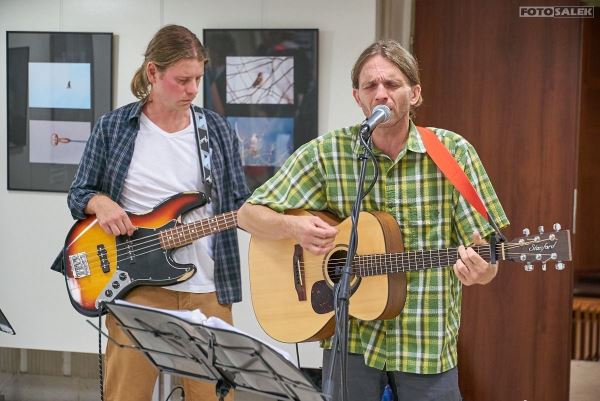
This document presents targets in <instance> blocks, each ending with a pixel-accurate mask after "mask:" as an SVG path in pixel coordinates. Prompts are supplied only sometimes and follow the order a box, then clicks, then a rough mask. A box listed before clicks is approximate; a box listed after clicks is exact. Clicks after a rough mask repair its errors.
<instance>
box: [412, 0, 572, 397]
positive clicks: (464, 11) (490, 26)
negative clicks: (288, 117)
mask: <svg viewBox="0 0 600 401" xmlns="http://www.w3.org/2000/svg"><path fill="white" fill-rule="evenodd" d="M544 3H547V4H548V5H555V4H550V2H545V1H536V2H535V5H544ZM569 4H572V5H579V3H578V2H577V1H569V0H564V1H562V2H561V5H569ZM520 5H522V6H526V5H530V4H527V3H526V2H522V3H519V2H516V1H506V0H488V1H484V2H481V1H474V0H468V1H443V0H418V1H417V2H416V14H415V38H414V39H415V40H414V49H413V51H414V53H415V55H416V56H417V58H418V59H419V62H420V67H421V73H422V77H421V78H422V84H423V94H424V104H423V106H422V107H421V108H420V109H419V110H418V111H417V122H418V123H419V124H423V125H429V126H437V127H443V128H447V129H451V130H454V131H456V132H458V133H461V134H462V135H463V136H465V137H466V138H467V139H468V140H469V141H470V142H471V143H473V144H474V145H475V147H476V149H477V150H478V153H479V155H480V156H481V159H482V160H483V163H484V165H485V166H486V169H487V171H488V173H489V175H490V177H491V179H492V182H493V183H494V187H495V188H496V191H497V192H498V195H499V197H500V200H501V201H502V204H503V205H504V208H505V210H506V212H507V214H508V216H509V218H510V220H511V223H512V225H511V227H510V228H509V229H507V230H505V234H506V235H507V237H509V238H512V237H514V236H518V235H520V233H521V230H522V228H523V227H529V228H531V229H532V230H533V229H534V228H536V227H537V226H538V225H544V226H545V227H546V230H549V229H550V228H551V226H552V224H553V223H555V222H560V223H561V224H562V225H563V227H567V228H568V227H571V226H572V224H573V222H572V210H573V190H574V187H575V177H576V170H575V169H576V157H577V155H576V153H577V152H576V149H577V132H578V117H579V114H578V107H579V106H578V104H579V103H578V100H579V79H580V74H579V71H580V44H579V43H580V26H581V20H579V19H555V18H520V17H519V6H520ZM549 267H550V266H549ZM572 274H573V272H572V266H571V264H567V270H565V271H562V272H558V271H555V270H554V268H553V267H550V268H549V269H548V271H546V272H542V271H541V270H540V269H539V267H538V268H536V270H535V271H534V272H532V273H526V272H524V271H523V269H522V267H521V266H520V265H518V264H515V263H507V262H505V263H502V265H501V271H500V273H499V275H498V277H497V278H496V280H495V281H494V282H493V283H492V284H490V285H488V286H477V287H471V288H466V289H465V291H464V298H463V312H462V325H461V331H460V336H459V374H460V384H461V390H462V392H463V396H464V398H465V400H467V401H494V400H498V401H505V400H544V401H564V400H567V399H568V392H569V370H570V363H569V362H570V318H571V314H570V310H571V307H570V302H571V290H572Z"/></svg>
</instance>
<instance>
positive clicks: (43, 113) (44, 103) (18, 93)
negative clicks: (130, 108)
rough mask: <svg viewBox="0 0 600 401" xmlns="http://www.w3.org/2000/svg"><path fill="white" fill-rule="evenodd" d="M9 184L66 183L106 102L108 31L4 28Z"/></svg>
mask: <svg viewBox="0 0 600 401" xmlns="http://www.w3.org/2000/svg"><path fill="white" fill-rule="evenodd" d="M6 52H7V54H6V59H7V70H6V75H7V76H6V81H7V116H8V118H7V120H8V127H7V129H8V130H7V139H8V146H7V149H8V157H7V163H8V168H7V171H8V180H7V181H8V189H9V190H10V189H13V190H31V191H54V192H65V191H67V190H68V189H69V186H70V185H71V182H72V180H73V176H74V175H75V170H76V169H77V165H78V164H79V160H80V159H81V155H82V153H83V149H84V147H85V144H86V141H87V139H88V138H89V136H90V133H91V131H92V127H93V125H94V122H95V121H96V120H97V119H98V118H99V117H100V116H101V115H102V114H104V113H106V112H108V111H110V110H111V109H112V33H83V32H82V33H79V32H77V33H76V32H15V31H12V32H11V31H8V32H6Z"/></svg>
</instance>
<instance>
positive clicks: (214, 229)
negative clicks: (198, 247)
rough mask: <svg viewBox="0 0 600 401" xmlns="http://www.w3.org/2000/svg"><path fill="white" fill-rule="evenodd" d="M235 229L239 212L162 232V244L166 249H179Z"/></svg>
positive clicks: (224, 214) (181, 225)
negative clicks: (212, 235) (201, 239)
mask: <svg viewBox="0 0 600 401" xmlns="http://www.w3.org/2000/svg"><path fill="white" fill-rule="evenodd" d="M235 227H237V210H233V211H231V212H227V213H223V214H220V215H217V216H214V217H210V218H208V219H204V220H198V221H194V222H191V223H187V224H180V225H177V226H175V227H173V228H169V229H167V230H164V231H161V233H160V243H161V247H162V248H164V249H173V248H179V247H182V246H185V245H189V244H191V243H192V242H194V241H196V240H197V239H200V238H202V237H206V236H208V235H211V234H216V233H218V232H221V231H225V230H229V229H231V228H235Z"/></svg>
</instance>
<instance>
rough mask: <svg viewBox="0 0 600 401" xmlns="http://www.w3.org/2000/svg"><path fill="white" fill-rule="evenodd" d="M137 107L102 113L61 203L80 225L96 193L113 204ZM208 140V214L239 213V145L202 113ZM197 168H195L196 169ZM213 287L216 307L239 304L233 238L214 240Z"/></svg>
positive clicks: (224, 126) (217, 119)
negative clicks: (210, 188)
mask: <svg viewBox="0 0 600 401" xmlns="http://www.w3.org/2000/svg"><path fill="white" fill-rule="evenodd" d="M141 113H142V103H141V102H136V103H131V104H128V105H126V106H123V107H120V108H118V109H116V110H113V111H111V112H109V113H106V114H105V115H103V116H102V117H100V118H99V119H98V121H97V122H96V125H95V126H94V130H93V132H92V135H91V136H90V139H89V140H88V142H87V144H86V147H85V151H84V153H83V156H82V158H81V163H80V164H79V167H78V169H77V173H76V174H75V179H74V180H73V183H72V184H71V189H70V190H69V196H68V199H67V202H68V204H69V208H70V209H71V214H72V215H73V217H74V218H76V219H83V218H85V217H86V215H85V212H84V210H85V207H86V205H87V203H88V201H89V200H90V199H91V198H92V197H93V196H94V195H96V194H97V193H104V194H106V195H108V196H110V198H111V199H113V200H114V201H115V202H118V201H119V198H120V196H121V191H122V190H123V183H124V182H125V177H126V176H127V170H128V169H129V164H130V163H131V158H132V156H133V148H134V145H135V139H136V136H137V133H138V131H139V128H140V122H139V117H140V114H141ZM204 115H205V116H206V122H207V126H208V132H209V136H210V147H211V150H212V156H211V174H212V177H213V191H216V195H217V196H216V197H213V212H214V213H215V215H216V214H221V213H225V212H228V211H230V210H234V209H237V208H239V207H240V206H241V205H242V203H243V202H244V200H245V199H246V198H247V197H248V195H249V190H248V187H247V186H246V180H245V176H244V169H243V167H242V163H241V157H240V152H239V150H240V146H239V139H238V137H237V135H236V134H235V132H234V131H233V130H232V129H231V127H230V126H229V124H228V123H227V122H226V121H225V119H224V118H223V117H221V116H219V115H218V114H217V113H214V112H212V111H210V110H206V109H204ZM198 168H200V166H198ZM213 256H214V260H215V276H214V277H215V286H216V289H217V298H218V299H219V302H220V303H221V304H230V303H233V302H239V301H241V299H242V287H241V277H240V260H239V250H238V242H237V232H236V231H235V230H227V231H224V232H221V233H218V234H215V235H214V240H213Z"/></svg>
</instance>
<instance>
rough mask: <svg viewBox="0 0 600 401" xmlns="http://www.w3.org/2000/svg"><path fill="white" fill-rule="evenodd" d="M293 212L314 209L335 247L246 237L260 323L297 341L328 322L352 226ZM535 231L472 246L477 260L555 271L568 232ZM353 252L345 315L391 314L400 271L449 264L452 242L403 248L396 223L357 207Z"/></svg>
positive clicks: (329, 330) (565, 252) (401, 285)
mask: <svg viewBox="0 0 600 401" xmlns="http://www.w3.org/2000/svg"><path fill="white" fill-rule="evenodd" d="M286 213H289V214H293V215H298V216H301V215H317V216H319V217H321V218H322V219H324V220H325V221H327V222H328V223H329V224H332V225H336V226H337V228H338V230H339V233H338V235H337V237H336V239H335V243H336V245H335V247H334V248H333V250H331V251H330V252H329V253H328V254H327V255H324V256H323V255H318V256H317V255H314V254H312V253H310V252H305V251H304V250H303V249H302V247H301V246H300V245H298V244H296V243H294V241H292V240H277V241H273V240H263V239H258V238H256V237H254V236H253V237H252V238H251V240H250V249H249V272H250V290H251V295H252V305H253V308H254V312H255V314H256V318H257V320H258V322H259V324H260V326H261V327H262V329H263V330H264V331H265V332H266V333H267V334H268V335H269V336H270V337H272V338H274V339H275V340H278V341H281V342H288V343H297V342H304V341H314V340H320V339H324V338H327V337H330V336H331V335H332V334H333V331H334V328H335V321H334V320H335V319H334V317H335V316H334V306H333V301H334V297H333V286H334V284H335V283H336V282H337V281H338V278H339V277H340V273H341V270H342V268H343V266H344V264H345V260H346V255H347V244H348V243H349V239H350V231H351V228H352V225H351V220H350V218H348V219H345V220H343V221H339V220H338V219H335V218H334V217H333V216H332V215H330V214H329V213H323V212H311V211H302V210H290V211H287V212H286ZM554 228H555V231H553V232H547V233H544V232H543V228H540V233H539V234H536V235H531V236H530V235H529V233H528V232H527V231H524V233H525V236H524V237H520V238H516V239H515V240H513V241H510V242H504V243H499V244H497V245H496V246H495V248H494V249H491V246H490V245H484V246H474V247H473V249H474V250H475V251H476V252H477V253H478V254H479V255H480V256H481V257H483V258H484V259H485V260H487V261H490V257H491V255H492V253H494V254H495V256H496V260H511V261H516V262H522V263H525V269H526V270H527V271H530V270H532V269H533V263H541V264H542V268H543V269H544V270H545V269H546V263H547V262H548V261H554V262H555V267H556V269H557V270H562V269H564V267H565V265H564V263H563V261H567V260H571V242H570V233H569V231H568V230H560V226H559V225H558V224H555V225H554ZM358 234H359V236H358V238H359V241H358V246H357V253H356V256H355V258H354V260H353V262H352V266H351V269H352V280H351V283H350V286H351V298H350V305H349V314H350V315H351V316H354V317H356V318H358V319H361V320H377V319H391V318H394V317H396V316H397V315H398V314H399V313H400V312H401V311H402V308H403V306H404V302H405V299H406V278H405V275H404V272H407V271H418V270H424V269H436V268H444V267H446V266H451V265H453V264H454V263H455V262H456V260H457V259H458V258H459V256H458V248H448V249H441V250H422V251H411V252H404V251H403V246H402V237H401V234H400V227H399V226H398V223H397V222H396V220H395V219H394V218H393V217H392V216H391V215H389V214H387V213H385V212H361V214H360V217H359V223H358Z"/></svg>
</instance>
